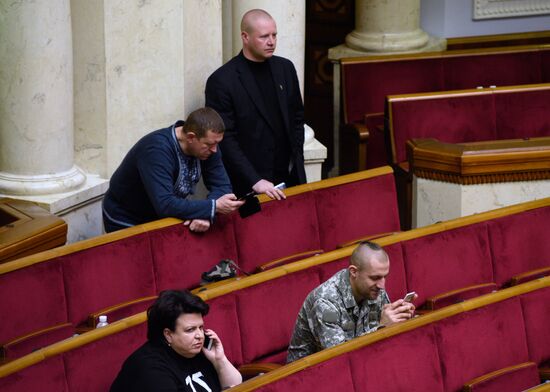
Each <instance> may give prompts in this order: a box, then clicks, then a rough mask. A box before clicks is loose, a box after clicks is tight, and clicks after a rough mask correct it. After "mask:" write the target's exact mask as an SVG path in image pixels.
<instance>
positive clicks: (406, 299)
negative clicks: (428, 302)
mask: <svg viewBox="0 0 550 392" xmlns="http://www.w3.org/2000/svg"><path fill="white" fill-rule="evenodd" d="M415 295H416V291H411V292H410V293H407V295H405V297H404V298H403V301H404V302H411V301H412V300H413V299H414V296H415Z"/></svg>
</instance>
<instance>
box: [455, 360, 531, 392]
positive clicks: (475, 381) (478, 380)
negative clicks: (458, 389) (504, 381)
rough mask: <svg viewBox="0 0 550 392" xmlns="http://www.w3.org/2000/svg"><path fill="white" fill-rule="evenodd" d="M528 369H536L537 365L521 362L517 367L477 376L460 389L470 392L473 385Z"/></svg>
mask: <svg viewBox="0 0 550 392" xmlns="http://www.w3.org/2000/svg"><path fill="white" fill-rule="evenodd" d="M528 367H535V368H536V367H537V364H536V363H535V362H523V363H520V364H517V365H513V366H508V367H505V368H502V369H498V370H495V371H494V372H490V373H487V374H484V375H483V376H479V377H476V378H474V379H473V380H470V381H468V382H467V383H466V384H464V386H463V387H462V391H463V392H472V390H473V388H474V384H478V383H482V382H486V381H488V380H490V379H492V378H497V377H501V376H503V375H505V374H507V373H512V372H515V371H517V370H521V369H524V368H528Z"/></svg>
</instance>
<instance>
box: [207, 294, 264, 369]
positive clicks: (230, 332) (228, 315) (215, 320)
mask: <svg viewBox="0 0 550 392" xmlns="http://www.w3.org/2000/svg"><path fill="white" fill-rule="evenodd" d="M236 298H237V296H236V295H235V293H229V294H226V295H222V296H221V297H217V298H213V299H210V300H208V305H209V306H210V310H209V312H208V314H207V315H206V317H205V318H204V327H205V328H208V329H212V330H214V331H216V333H217V334H218V336H219V337H220V339H221V341H222V343H223V349H224V351H225V354H226V355H227V358H229V360H230V361H231V363H233V364H234V365H235V366H237V367H238V366H240V365H242V364H243V363H244V362H243V354H242V346H243V344H251V343H250V340H249V339H248V337H246V336H243V334H242V332H241V326H240V320H239V317H238V315H237V304H236ZM250 322H254V320H251V321H250ZM242 339H244V340H242ZM243 342H244V343H243Z"/></svg>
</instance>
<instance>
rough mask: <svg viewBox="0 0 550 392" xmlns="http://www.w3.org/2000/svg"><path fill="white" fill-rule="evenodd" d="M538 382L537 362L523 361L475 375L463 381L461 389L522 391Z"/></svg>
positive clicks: (485, 391) (479, 391) (471, 390)
mask: <svg viewBox="0 0 550 392" xmlns="http://www.w3.org/2000/svg"><path fill="white" fill-rule="evenodd" d="M539 383H540V380H539V375H538V372H537V364H536V363H534V362H524V363H520V364H518V365H513V366H509V367H506V368H504V369H499V370H495V371H494V372H491V373H488V374H484V375H483V376H479V377H476V378H474V379H473V380H471V381H468V382H467V383H465V384H464V387H463V388H462V390H463V391H464V392H502V391H524V390H526V389H527V388H531V387H534V386H536V385H538V384H539Z"/></svg>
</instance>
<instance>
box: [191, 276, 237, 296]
mask: <svg viewBox="0 0 550 392" xmlns="http://www.w3.org/2000/svg"><path fill="white" fill-rule="evenodd" d="M242 278H243V277H242V276H235V277H234V278H227V279H223V280H218V281H217V282H211V283H206V284H204V285H202V286H201V287H197V288H196V289H193V290H191V293H193V294H197V293H201V292H203V291H206V290H209V289H213V288H215V287H219V286H223V285H225V284H227V283H229V282H234V281H236V280H241V279H242Z"/></svg>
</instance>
